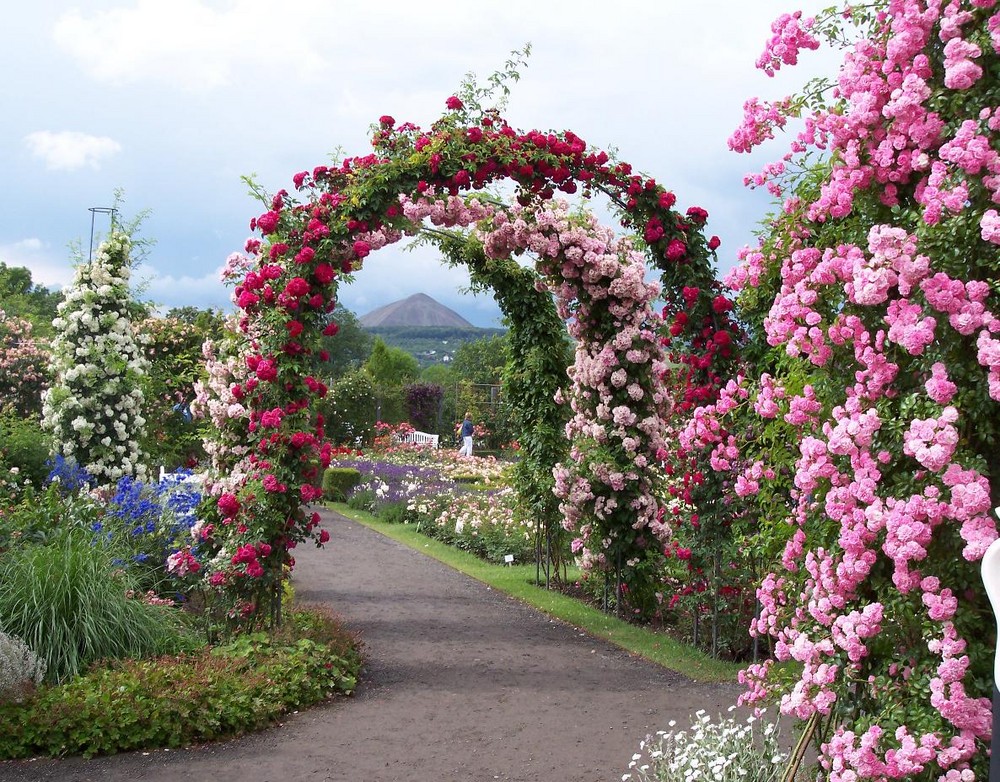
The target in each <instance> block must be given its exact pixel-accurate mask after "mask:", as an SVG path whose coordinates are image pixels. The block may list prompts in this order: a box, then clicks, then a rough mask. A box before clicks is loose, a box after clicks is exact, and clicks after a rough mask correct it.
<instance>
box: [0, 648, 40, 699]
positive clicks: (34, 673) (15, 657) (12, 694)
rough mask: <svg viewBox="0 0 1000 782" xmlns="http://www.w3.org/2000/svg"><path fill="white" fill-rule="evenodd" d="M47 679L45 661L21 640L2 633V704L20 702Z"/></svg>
mask: <svg viewBox="0 0 1000 782" xmlns="http://www.w3.org/2000/svg"><path fill="white" fill-rule="evenodd" d="M44 678H45V661H44V660H41V659H39V657H38V655H36V654H35V653H34V652H33V651H31V649H29V648H28V645H27V644H26V643H25V642H24V641H22V640H21V639H20V638H18V637H17V636H14V635H8V634H7V633H0V702H2V701H5V700H10V699H13V700H19V699H20V698H21V697H22V696H23V695H25V694H27V693H28V692H30V691H31V690H32V688H33V687H35V686H37V685H39V684H41V683H42V679H44Z"/></svg>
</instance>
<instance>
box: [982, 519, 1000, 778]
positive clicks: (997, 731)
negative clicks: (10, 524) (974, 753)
mask: <svg viewBox="0 0 1000 782" xmlns="http://www.w3.org/2000/svg"><path fill="white" fill-rule="evenodd" d="M994 512H995V513H996V514H997V516H998V517H1000V508H996V509H995V510H994ZM982 574H983V584H985V585H986V595H987V597H989V599H990V604H991V605H992V606H993V616H994V617H1000V538H998V539H997V540H994V541H993V543H992V544H990V547H989V548H988V549H986V554H985V556H984V557H983V562H982ZM992 734H993V735H992V736H991V737H990V776H989V780H990V782H1000V751H998V750H1000V654H998V653H996V650H995V652H994V657H993V731H992Z"/></svg>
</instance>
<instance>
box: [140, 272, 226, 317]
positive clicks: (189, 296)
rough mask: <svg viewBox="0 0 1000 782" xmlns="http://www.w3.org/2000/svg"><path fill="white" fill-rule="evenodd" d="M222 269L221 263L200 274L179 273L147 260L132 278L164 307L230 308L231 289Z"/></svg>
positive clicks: (145, 294) (146, 295) (146, 297)
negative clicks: (222, 279) (220, 278)
mask: <svg viewBox="0 0 1000 782" xmlns="http://www.w3.org/2000/svg"><path fill="white" fill-rule="evenodd" d="M221 272H222V267H221V266H219V267H218V268H216V269H213V270H212V271H210V272H207V273H205V274H203V275H201V276H200V277H196V276H192V275H186V274H185V275H180V276H177V277H175V276H173V275H171V274H164V273H163V272H161V271H158V270H157V269H156V268H155V267H153V266H150V265H148V264H143V265H141V266H140V267H139V268H138V269H136V270H135V271H134V272H133V273H132V279H133V281H134V282H135V283H136V285H137V287H139V288H141V289H143V298H144V299H146V300H152V301H154V302H155V303H156V304H157V305H159V306H160V307H161V308H162V309H163V310H168V309H170V308H172V307H184V306H188V305H190V306H193V307H202V308H205V309H208V308H215V307H217V308H219V309H223V310H228V309H229V308H230V307H231V305H230V301H229V289H228V288H226V286H224V285H223V284H222V283H221V282H220V281H219V275H220V274H221Z"/></svg>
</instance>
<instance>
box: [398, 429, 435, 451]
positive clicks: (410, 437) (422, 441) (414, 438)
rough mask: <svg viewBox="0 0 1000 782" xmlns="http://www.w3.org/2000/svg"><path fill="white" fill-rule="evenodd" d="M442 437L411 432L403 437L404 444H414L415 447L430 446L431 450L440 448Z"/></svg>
mask: <svg viewBox="0 0 1000 782" xmlns="http://www.w3.org/2000/svg"><path fill="white" fill-rule="evenodd" d="M439 439H440V435H436V434H428V433H427V432H410V433H409V434H406V435H403V439H402V442H404V443H414V444H415V445H429V446H430V447H431V448H437V447H438V440H439Z"/></svg>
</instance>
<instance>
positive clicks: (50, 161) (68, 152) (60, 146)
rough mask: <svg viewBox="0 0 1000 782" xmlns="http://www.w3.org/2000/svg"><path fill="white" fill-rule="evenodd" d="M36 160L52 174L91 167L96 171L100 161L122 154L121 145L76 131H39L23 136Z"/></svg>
mask: <svg viewBox="0 0 1000 782" xmlns="http://www.w3.org/2000/svg"><path fill="white" fill-rule="evenodd" d="M24 141H25V143H26V144H27V145H28V149H30V150H31V154H32V155H34V156H35V157H39V158H42V160H44V161H45V167H46V168H48V169H49V170H51V171H75V170H76V169H78V168H83V167H84V166H89V167H90V168H93V169H95V170H97V169H98V168H100V164H101V161H102V160H103V159H104V158H107V157H110V156H112V155H115V154H117V153H118V152H120V151H121V148H122V147H121V144H119V143H118V142H117V141H115V140H114V139H113V138H109V137H107V136H91V135H89V134H87V133H80V132H78V131H74V130H63V131H59V132H55V131H51V130H36V131H35V132H34V133H29V134H28V135H27V136H25V137H24Z"/></svg>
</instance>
